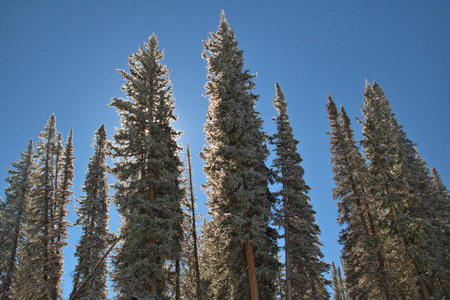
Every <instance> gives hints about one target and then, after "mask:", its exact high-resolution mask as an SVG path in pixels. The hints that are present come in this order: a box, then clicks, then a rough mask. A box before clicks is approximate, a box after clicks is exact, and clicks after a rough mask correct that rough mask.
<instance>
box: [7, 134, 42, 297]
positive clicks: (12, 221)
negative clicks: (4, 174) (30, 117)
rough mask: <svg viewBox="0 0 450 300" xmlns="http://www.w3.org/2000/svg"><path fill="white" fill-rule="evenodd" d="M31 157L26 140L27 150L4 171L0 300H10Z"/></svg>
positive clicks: (27, 197)
mask: <svg viewBox="0 0 450 300" xmlns="http://www.w3.org/2000/svg"><path fill="white" fill-rule="evenodd" d="M33 158H34V149H33V140H30V143H29V144H28V148H27V150H26V151H24V152H23V153H22V154H21V159H20V160H18V161H17V162H14V163H13V164H12V166H13V169H8V173H9V177H8V178H7V179H6V182H7V184H8V187H7V188H6V189H5V196H6V203H5V204H4V206H2V207H1V209H0V220H1V221H0V222H1V224H0V225H1V229H0V241H1V243H0V268H1V269H0V280H1V281H0V284H1V285H0V299H2V300H7V299H11V298H14V296H12V293H11V286H12V282H13V280H14V279H15V277H16V276H15V273H16V270H17V264H18V262H19V249H20V247H21V245H22V242H23V235H24V234H23V226H24V223H25V218H26V209H27V206H28V203H29V202H30V196H31V189H32V187H33V183H34V182H33V178H32V172H33V170H34V164H33Z"/></svg>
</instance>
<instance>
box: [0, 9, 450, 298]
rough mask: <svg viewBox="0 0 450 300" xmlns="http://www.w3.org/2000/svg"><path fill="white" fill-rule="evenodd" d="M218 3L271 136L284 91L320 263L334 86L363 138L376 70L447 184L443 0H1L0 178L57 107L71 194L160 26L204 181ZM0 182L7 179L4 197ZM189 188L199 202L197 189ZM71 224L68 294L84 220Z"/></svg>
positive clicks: (449, 49) (333, 238)
mask: <svg viewBox="0 0 450 300" xmlns="http://www.w3.org/2000/svg"><path fill="white" fill-rule="evenodd" d="M221 9H224V10H225V13H226V17H227V19H228V21H229V23H230V26H231V27H232V28H234V29H235V32H236V37H237V40H238V41H239V47H240V49H242V50H244V51H245V53H244V58H245V67H246V68H248V69H250V70H251V72H253V73H258V77H257V78H256V79H255V82H256V89H255V93H256V94H259V95H260V100H259V102H258V103H257V110H258V111H260V112H261V117H262V118H263V119H264V121H265V122H264V128H265V130H267V131H268V132H269V133H270V134H272V133H274V130H275V125H274V123H273V121H272V120H271V119H272V117H273V116H274V115H275V113H276V111H275V110H274V109H273V107H272V102H271V100H272V98H273V96H274V94H275V88H274V85H275V82H279V83H280V85H281V87H282V89H283V91H284V94H285V97H286V101H287V103H288V112H289V114H290V118H291V123H292V126H293V128H294V134H295V137H296V138H297V139H298V140H300V146H299V152H300V154H301V155H302V157H303V159H304V162H303V167H304V169H305V172H306V174H305V180H306V182H307V183H308V184H309V185H310V186H311V188H312V190H311V192H310V197H311V199H312V204H313V207H314V209H315V210H316V211H317V214H316V219H317V222H318V224H319V226H320V229H321V231H322V235H321V241H322V242H323V244H324V248H323V252H324V254H325V260H326V261H327V262H329V263H331V261H332V260H334V261H338V255H339V252H340V248H341V247H340V245H339V244H338V243H337V239H338V232H339V227H338V226H337V225H336V217H337V213H336V210H337V209H336V203H335V202H334V201H332V200H331V189H332V188H333V186H334V183H333V182H332V176H333V175H332V172H331V165H330V164H329V160H330V153H329V148H328V147H329V146H328V136H327V134H326V132H327V131H328V130H329V127H328V121H327V119H326V116H327V113H326V110H325V104H326V103H327V94H328V93H330V94H331V95H332V97H333V98H334V100H335V102H336V103H337V104H338V105H340V104H343V105H344V107H345V108H346V110H347V112H348V114H349V116H351V117H352V120H353V128H354V129H355V132H356V135H357V138H360V137H361V134H360V132H361V127H360V126H359V124H357V122H356V121H355V120H354V117H356V116H359V117H360V116H361V112H360V110H359V106H360V105H361V104H362V98H363V96H362V94H363V89H364V84H365V80H368V81H369V82H372V81H374V80H375V81H377V82H378V83H379V84H380V85H381V86H382V87H383V88H384V91H385V93H386V95H387V98H388V99H389V100H390V101H391V105H392V107H393V110H394V112H395V113H396V114H397V117H398V119H399V122H400V124H403V125H404V128H405V131H406V132H407V134H408V137H409V138H411V139H412V140H413V141H414V142H416V143H418V149H419V152H420V154H421V155H422V157H423V158H425V159H426V161H427V163H428V166H429V167H431V166H435V167H436V168H437V170H438V171H439V172H440V174H441V176H442V178H443V180H444V183H445V184H446V185H449V184H450V162H449V159H448V154H449V151H448V149H449V146H450V130H449V129H450V128H449V126H450V123H449V117H448V116H449V114H450V102H449V95H450V85H449V81H450V59H449V55H450V18H449V14H450V2H449V1H227V2H220V1H126V2H125V1H70V2H69V1H0V178H1V179H3V178H6V177H7V173H6V170H5V168H6V167H10V165H11V162H13V161H15V160H17V159H18V158H19V154H20V153H21V152H22V151H24V150H25V149H26V145H27V143H28V141H29V139H31V138H33V139H34V141H36V140H37V135H38V133H39V132H41V131H42V130H43V129H44V126H45V124H46V122H47V120H48V118H49V116H50V115H51V114H52V113H55V115H56V120H57V129H58V131H60V132H62V134H63V136H64V138H65V139H66V138H67V135H68V133H69V130H70V128H73V130H74V145H75V156H76V159H75V182H74V189H73V191H74V193H75V196H76V197H79V196H80V195H81V192H80V188H79V187H80V185H82V184H83V181H84V179H85V177H84V176H85V166H87V163H88V158H89V157H90V156H91V155H92V153H93V149H92V148H91V146H90V145H91V141H92V137H93V133H94V131H95V130H97V128H98V127H99V126H100V125H101V124H102V123H104V124H105V126H106V130H107V132H108V135H109V137H110V138H111V136H112V134H113V133H114V128H115V127H119V117H118V115H117V113H116V112H115V110H114V109H113V108H110V107H108V104H109V103H110V99H111V98H112V97H123V96H124V94H123V93H122V91H121V85H122V84H123V80H122V78H121V76H120V74H119V73H117V72H116V71H115V70H116V69H125V70H128V66H127V57H128V55H130V54H132V53H135V52H136V51H137V49H138V46H139V45H143V42H144V41H147V40H148V37H149V36H150V35H151V34H152V33H155V34H156V35H157V36H158V39H159V41H160V47H161V48H163V49H165V54H166V58H165V60H164V63H165V64H166V65H167V66H168V68H169V69H172V70H173V72H172V74H171V79H172V82H173V91H174V96H175V98H176V106H177V110H176V113H177V114H178V116H179V121H177V122H176V124H175V126H176V128H178V129H181V130H183V131H184V135H183V136H182V138H181V140H180V142H181V143H183V144H184V145H185V144H186V141H187V140H189V141H190V145H191V151H192V153H193V155H194V157H193V160H194V172H195V174H196V175H195V180H196V184H197V186H198V187H200V185H201V184H202V183H204V182H205V177H204V175H203V173H202V161H201V159H200V158H199V157H198V156H197V154H198V153H199V152H200V151H201V149H202V146H203V145H204V133H203V124H204V121H205V115H206V110H207V108H208V100H207V99H206V98H205V97H203V96H202V95H203V93H204V85H205V83H206V61H205V60H203V59H202V58H201V52H202V50H203V48H202V40H205V39H206V38H207V37H208V32H215V31H216V30H217V26H218V23H219V16H220V11H221ZM4 187H5V182H4V181H3V180H1V182H0V188H1V191H0V197H2V198H4V192H3V188H4ZM196 195H197V197H198V200H199V202H200V204H199V206H200V209H201V211H202V213H205V211H206V208H205V207H204V205H203V204H202V203H203V202H204V201H205V196H204V194H203V192H202V191H201V189H200V188H197V190H196ZM69 209H70V215H69V218H70V220H71V221H73V220H74V219H75V214H74V209H73V206H72V205H70V207H69ZM112 215H113V217H112V219H111V226H112V229H113V230H116V228H117V223H118V217H117V214H114V213H113V214H112ZM69 233H70V241H69V246H68V247H67V248H65V251H64V252H65V255H66V257H65V272H66V274H65V277H64V279H65V281H66V282H65V284H64V290H65V295H68V293H70V291H71V288H72V287H71V285H72V280H71V277H70V274H71V272H72V270H73V265H74V263H75V261H74V260H73V258H72V257H73V252H74V248H75V244H76V243H77V241H78V239H79V236H80V229H79V227H73V228H70V229H69Z"/></svg>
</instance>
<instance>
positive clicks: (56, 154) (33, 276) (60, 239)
mask: <svg viewBox="0 0 450 300" xmlns="http://www.w3.org/2000/svg"><path fill="white" fill-rule="evenodd" d="M39 138H40V141H38V142H37V147H36V148H37V156H38V161H37V166H36V172H35V173H36V174H35V179H34V180H35V182H36V184H35V186H34V188H33V190H32V196H31V202H30V205H29V206H28V210H27V215H28V217H27V222H26V224H25V230H24V232H25V234H24V236H25V239H24V246H23V247H22V248H21V249H20V256H21V260H20V264H19V268H18V272H17V273H18V275H17V280H16V283H15V284H13V290H14V293H15V295H17V298H19V299H51V300H56V299H58V298H60V297H61V293H62V290H61V286H60V283H61V276H62V272H63V271H62V268H63V252H62V247H64V246H65V245H66V244H67V242H66V226H67V221H66V214H67V210H66V209H67V208H66V206H67V203H68V201H69V198H70V195H71V193H72V192H71V191H70V188H71V187H72V179H73V145H72V131H71V133H70V135H69V138H68V141H67V143H66V148H65V150H64V147H63V146H62V136H61V134H59V133H57V131H56V118H55V115H51V116H50V119H49V120H48V122H47V125H46V126H45V129H44V131H43V132H41V133H40V134H39Z"/></svg>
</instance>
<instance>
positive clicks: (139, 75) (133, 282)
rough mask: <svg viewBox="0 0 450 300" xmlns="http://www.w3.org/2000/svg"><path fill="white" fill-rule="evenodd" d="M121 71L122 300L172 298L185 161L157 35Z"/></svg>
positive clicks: (115, 152) (115, 151)
mask: <svg viewBox="0 0 450 300" xmlns="http://www.w3.org/2000/svg"><path fill="white" fill-rule="evenodd" d="M144 45H145V48H142V47H139V51H138V53H136V54H133V55H131V56H130V57H129V60H128V64H129V66H130V70H129V72H128V73H127V72H126V71H123V70H120V71H119V72H120V73H121V74H122V77H123V79H125V80H126V83H125V84H124V86H123V90H124V91H125V93H126V95H127V97H128V98H129V99H119V98H113V99H112V103H111V104H110V105H111V106H112V107H115V108H116V109H117V112H118V113H119V115H120V116H121V120H120V122H121V125H122V127H121V128H119V129H117V130H116V134H115V135H114V138H115V144H114V145H112V151H111V152H112V157H113V158H115V159H116V161H115V163H114V167H113V168H112V173H113V175H114V176H115V178H116V179H117V183H116V184H115V185H114V188H115V192H116V194H115V203H116V205H117V207H118V211H119V213H120V214H121V217H122V220H123V224H122V225H121V227H120V234H121V237H122V243H121V247H120V248H118V249H117V250H116V255H115V257H114V260H113V261H114V271H113V281H114V288H115V290H116V291H117V292H118V294H119V296H118V297H119V299H129V298H131V297H138V298H142V299H146V298H152V299H153V298H156V299H159V298H166V297H168V295H169V291H168V287H167V285H168V281H170V280H171V277H172V274H171V272H169V271H168V270H167V268H166V266H167V265H170V264H174V263H175V262H176V261H177V260H178V259H179V258H180V252H181V248H180V247H181V246H180V239H179V237H178V235H179V229H180V228H181V222H182V216H183V215H182V211H181V206H180V203H181V200H182V198H183V194H184V193H183V189H182V188H181V186H180V175H181V161H180V159H179V157H178V151H179V150H180V147H179V146H178V144H177V138H178V136H179V135H180V132H177V131H176V130H175V129H174V128H173V127H172V125H171V122H172V121H175V120H176V119H177V116H176V114H175V113H174V110H175V101H174V99H173V96H172V85H171V83H170V80H169V73H170V71H169V70H168V69H167V67H166V66H165V65H163V64H161V62H160V61H161V60H162V59H163V58H164V55H163V51H161V50H159V47H158V40H157V38H156V36H155V35H152V36H151V37H150V38H149V41H148V43H145V44H144Z"/></svg>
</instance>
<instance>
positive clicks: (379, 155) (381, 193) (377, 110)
mask: <svg viewBox="0 0 450 300" xmlns="http://www.w3.org/2000/svg"><path fill="white" fill-rule="evenodd" d="M361 110H362V113H363V116H364V119H363V120H362V121H360V123H361V124H362V125H363V140H362V144H363V147H364V155H365V159H366V161H367V162H368V172H367V175H366V181H365V185H366V188H367V193H368V195H369V196H370V197H371V198H372V199H373V201H374V203H375V207H377V213H378V219H379V220H380V222H379V226H380V227H381V229H380V230H383V231H384V232H385V236H384V239H383V242H384V244H385V248H386V251H385V253H386V259H387V263H388V264H389V266H390V268H389V272H390V273H391V274H390V276H391V284H390V286H391V287H392V288H391V295H392V296H393V297H395V298H413V299H421V298H428V297H429V296H432V295H430V293H431V291H430V290H429V289H428V287H427V286H426V284H427V282H428V281H429V279H428V278H427V277H428V275H427V273H428V272H430V271H431V272H433V271H434V270H435V269H436V265H437V264H436V255H435V253H433V251H432V250H431V249H430V245H432V244H435V239H434V237H433V235H434V233H435V232H434V230H433V228H432V226H430V219H429V216H428V215H427V214H428V213H427V212H426V210H427V208H428V206H429V205H430V199H429V197H428V196H427V195H421V194H423V193H424V192H427V193H429V192H430V189H429V187H428V186H429V184H428V183H426V182H427V181H428V180H427V179H426V177H427V176H426V173H427V171H426V167H425V166H424V162H423V160H422V159H421V158H420V157H418V154H417V152H416V150H415V149H414V144H413V143H412V142H411V141H410V140H408V139H407V138H406V134H405V132H404V131H403V129H402V126H400V125H399V124H398V121H397V119H396V118H395V114H393V113H392V108H391V106H390V103H389V101H388V100H387V99H386V97H385V95H384V93H383V91H382V89H381V87H380V86H379V85H378V84H377V83H374V84H373V86H370V85H369V84H367V85H366V89H365V92H364V107H363V108H362V109H361ZM430 235H431V236H430ZM430 268H431V270H430Z"/></svg>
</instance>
